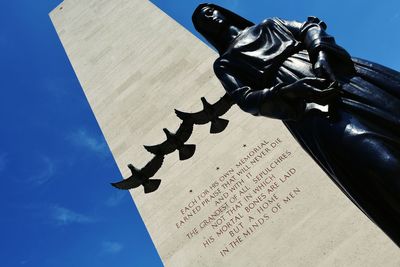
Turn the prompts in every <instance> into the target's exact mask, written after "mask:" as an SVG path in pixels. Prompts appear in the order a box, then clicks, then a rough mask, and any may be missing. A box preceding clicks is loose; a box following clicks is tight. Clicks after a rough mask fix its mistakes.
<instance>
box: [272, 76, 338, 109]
mask: <svg viewBox="0 0 400 267" xmlns="http://www.w3.org/2000/svg"><path fill="white" fill-rule="evenodd" d="M279 94H280V95H281V96H282V97H284V98H287V99H290V100H297V101H302V102H304V103H317V104H320V105H327V104H329V103H330V102H331V100H332V99H334V98H336V97H337V96H338V95H339V90H338V86H337V82H332V83H329V81H328V80H326V79H323V78H314V77H307V78H303V79H300V80H298V81H296V82H294V83H292V84H289V85H286V86H283V87H282V88H280V90H279Z"/></svg>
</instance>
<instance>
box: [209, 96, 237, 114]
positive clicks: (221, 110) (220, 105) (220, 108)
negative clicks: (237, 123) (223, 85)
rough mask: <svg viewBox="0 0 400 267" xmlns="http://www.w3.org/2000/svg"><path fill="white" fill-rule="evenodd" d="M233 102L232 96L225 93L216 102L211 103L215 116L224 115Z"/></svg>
mask: <svg viewBox="0 0 400 267" xmlns="http://www.w3.org/2000/svg"><path fill="white" fill-rule="evenodd" d="M234 104H235V102H234V101H233V99H232V97H231V96H230V95H229V94H227V93H226V94H225V95H224V96H223V97H221V98H220V99H219V100H218V101H217V102H215V103H214V104H213V109H214V111H215V116H217V117H219V116H222V115H224V114H225V113H226V112H228V110H229V109H230V108H231V107H232V106H233V105H234Z"/></svg>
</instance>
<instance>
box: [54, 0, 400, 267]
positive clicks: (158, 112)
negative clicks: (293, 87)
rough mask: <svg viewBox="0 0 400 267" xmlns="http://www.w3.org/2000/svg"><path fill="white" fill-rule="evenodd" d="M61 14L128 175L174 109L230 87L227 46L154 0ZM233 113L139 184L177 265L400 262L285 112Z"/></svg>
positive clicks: (96, 4)
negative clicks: (150, 184) (218, 66)
mask: <svg viewBox="0 0 400 267" xmlns="http://www.w3.org/2000/svg"><path fill="white" fill-rule="evenodd" d="M189 15H190V14H189ZM50 16H51V19H52V21H53V23H54V25H55V28H56V30H57V33H58V35H59V37H60V39H61V41H62V43H63V45H64V48H65V51H66V53H67V55H68V57H69V59H70V61H71V63H72V65H73V68H74V70H75V72H76V75H77V76H78V79H79V81H80V83H81V85H82V88H83V90H84V92H85V94H86V97H87V99H88V101H89V103H90V105H91V107H92V109H93V112H94V114H95V116H96V119H97V121H98V123H99V125H100V127H101V129H102V131H103V133H104V136H105V137H106V140H107V142H108V145H109V147H110V148H111V150H112V153H113V155H114V158H115V160H116V162H117V164H118V166H119V168H120V170H121V172H122V173H123V175H124V177H128V176H129V175H130V171H129V169H128V168H127V167H126V166H127V164H129V163H132V164H133V165H135V166H138V167H142V166H144V165H146V164H147V162H149V161H150V160H151V159H152V157H153V155H152V154H150V153H149V152H147V151H146V150H145V149H144V148H143V146H142V145H145V144H147V145H152V144H158V143H161V142H163V141H164V140H165V136H164V133H163V131H162V129H163V128H168V129H169V130H170V131H172V132H174V131H175V130H176V129H177V128H178V127H179V125H180V123H181V120H180V119H178V118H177V117H176V116H175V114H174V109H175V108H176V109H179V110H183V111H187V112H195V111H199V110H201V109H202V103H201V101H200V98H201V97H206V99H207V100H208V101H209V102H210V103H214V102H216V101H217V100H218V99H219V98H220V97H221V96H222V95H223V94H224V93H225V92H224V90H223V88H222V87H221V85H220V83H219V82H218V81H217V79H216V78H215V77H214V74H213V72H212V64H213V61H214V60H215V58H216V57H217V55H216V53H215V52H213V51H212V50H211V49H210V48H208V47H207V46H206V45H205V44H203V43H202V42H200V41H199V40H198V39H196V38H195V37H194V36H193V35H192V34H191V33H190V32H188V31H186V30H185V29H184V28H183V27H181V26H180V25H178V24H177V23H176V22H175V21H173V20H172V19H171V18H170V17H168V16H167V15H166V14H164V13H163V12H162V11H161V10H159V9H158V8H157V7H155V6H154V5H153V4H151V3H150V2H148V1H145V0H129V1H127V0H114V1H105V0H85V1H78V0H66V1H64V2H63V3H62V4H61V5H60V6H59V7H57V8H56V9H54V10H53V11H52V12H51V14H50ZM224 118H225V119H228V120H229V121H230V123H229V125H228V127H227V128H226V129H225V130H224V131H223V132H222V133H219V134H215V135H211V134H210V133H209V125H203V126H201V125H200V126H197V125H196V126H195V127H194V130H193V134H192V136H191V137H190V139H189V141H188V143H191V144H196V146H197V147H196V152H195V154H194V155H193V157H192V158H190V159H188V160H185V161H180V160H179V158H178V154H177V153H172V154H169V155H167V156H166V157H165V160H164V163H163V166H162V167H161V169H160V170H159V171H158V172H157V174H156V176H155V177H154V178H158V179H161V180H162V182H161V185H160V187H159V188H158V190H156V191H155V192H153V193H150V194H144V192H143V188H142V187H139V188H137V189H135V190H131V194H132V196H133V199H134V201H135V203H136V205H137V207H138V209H139V211H140V214H141V216H142V218H143V220H144V222H145V224H146V226H147V229H148V230H149V233H150V235H151V237H152V239H153V242H154V244H155V246H156V248H157V250H158V252H159V254H160V256H161V258H162V261H163V263H164V264H165V265H166V266H246V265H248V266H294V265H295V266H361V265H363V266H399V265H400V259H399V258H400V257H399V256H400V254H399V252H398V248H397V247H396V246H395V245H394V244H393V243H392V242H391V241H390V240H389V239H388V238H387V237H386V236H385V235H384V234H383V233H382V232H381V231H380V230H379V229H378V228H377V227H376V226H375V225H374V224H373V223H372V222H371V221H369V219H368V218H366V217H365V216H364V215H363V214H362V213H361V211H359V210H358V209H357V208H356V207H355V206H354V205H353V204H352V203H351V202H350V201H349V200H348V199H347V198H346V197H345V196H344V194H343V193H342V192H340V190H339V189H338V188H337V187H336V186H335V185H334V184H333V183H332V182H331V181H330V179H329V178H328V177H327V176H326V175H325V174H324V173H323V171H322V170H321V169H320V168H319V167H318V166H317V165H316V164H315V163H314V162H313V161H312V160H311V159H310V158H309V156H308V155H306V154H305V152H304V151H303V150H302V149H301V148H300V147H299V145H298V144H297V143H296V142H295V140H293V138H292V137H291V135H290V134H289V133H288V131H287V129H286V128H285V127H284V126H283V124H282V123H281V122H280V121H278V120H272V119H266V118H256V117H252V116H249V115H246V114H244V113H243V112H241V111H240V110H239V109H238V108H237V107H236V106H234V107H232V108H231V109H230V110H229V111H228V112H227V113H226V114H225V116H224ZM104 186H109V185H108V184H105V185H104ZM94 193H95V192H94ZM132 242H135V241H134V240H132Z"/></svg>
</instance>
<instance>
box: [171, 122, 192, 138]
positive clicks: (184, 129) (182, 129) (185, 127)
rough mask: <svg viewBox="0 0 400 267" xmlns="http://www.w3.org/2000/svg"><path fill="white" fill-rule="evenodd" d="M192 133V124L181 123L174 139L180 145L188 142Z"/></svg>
mask: <svg viewBox="0 0 400 267" xmlns="http://www.w3.org/2000/svg"><path fill="white" fill-rule="evenodd" d="M192 132H193V123H190V122H185V121H183V122H182V123H181V125H180V126H179V128H178V130H177V131H176V133H175V137H176V138H178V139H179V140H180V141H181V142H182V143H185V142H186V141H187V140H189V138H190V136H191V135H192Z"/></svg>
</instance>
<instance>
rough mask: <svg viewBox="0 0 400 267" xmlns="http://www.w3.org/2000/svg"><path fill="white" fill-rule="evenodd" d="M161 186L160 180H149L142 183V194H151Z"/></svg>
mask: <svg viewBox="0 0 400 267" xmlns="http://www.w3.org/2000/svg"><path fill="white" fill-rule="evenodd" d="M160 184H161V180H160V179H149V180H147V181H146V182H144V183H143V188H144V193H145V194H147V193H151V192H154V191H156V190H157V189H158V187H159V186H160Z"/></svg>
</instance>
